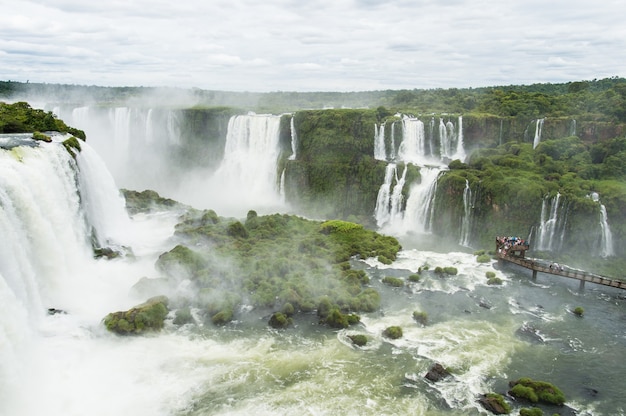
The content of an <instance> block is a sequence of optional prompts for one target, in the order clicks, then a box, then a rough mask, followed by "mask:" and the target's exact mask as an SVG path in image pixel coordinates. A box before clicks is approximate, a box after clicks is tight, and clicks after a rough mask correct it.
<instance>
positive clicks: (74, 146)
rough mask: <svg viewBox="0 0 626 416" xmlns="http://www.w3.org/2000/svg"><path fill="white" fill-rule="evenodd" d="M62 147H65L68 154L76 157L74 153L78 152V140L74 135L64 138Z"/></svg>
mask: <svg viewBox="0 0 626 416" xmlns="http://www.w3.org/2000/svg"><path fill="white" fill-rule="evenodd" d="M63 147H65V150H67V151H68V152H69V154H70V155H72V157H76V154H77V153H78V152H80V150H81V149H80V142H79V141H78V139H77V138H76V137H74V136H72V137H70V138H68V139H65V140H64V141H63Z"/></svg>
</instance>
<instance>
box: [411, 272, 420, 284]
mask: <svg viewBox="0 0 626 416" xmlns="http://www.w3.org/2000/svg"><path fill="white" fill-rule="evenodd" d="M421 278H422V276H420V275H419V274H417V273H415V274H411V275H409V278H408V279H409V282H413V283H417V282H419V281H420V279H421Z"/></svg>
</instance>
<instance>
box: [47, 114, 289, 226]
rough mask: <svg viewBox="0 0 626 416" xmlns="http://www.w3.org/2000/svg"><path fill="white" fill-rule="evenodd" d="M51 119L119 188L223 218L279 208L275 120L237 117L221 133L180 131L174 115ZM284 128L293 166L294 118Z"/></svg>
mask: <svg viewBox="0 0 626 416" xmlns="http://www.w3.org/2000/svg"><path fill="white" fill-rule="evenodd" d="M53 112H54V113H55V114H56V115H57V116H58V117H59V118H62V119H64V120H66V122H67V123H68V124H69V125H72V126H75V127H78V128H80V129H82V130H84V131H85V132H86V134H87V137H88V140H89V142H90V143H91V144H92V145H93V146H94V147H95V148H96V150H97V151H98V153H99V154H100V155H101V156H102V158H103V159H104V160H105V162H106V164H107V166H108V167H109V169H110V170H111V172H112V173H113V175H114V177H115V180H116V182H117V184H118V185H119V186H121V187H124V188H130V189H137V190H143V189H154V190H156V191H158V192H160V193H161V194H163V195H164V196H168V197H171V198H174V199H177V200H179V201H181V202H185V203H188V204H191V205H194V206H196V207H199V208H203V207H207V208H208V207H210V208H212V209H215V210H218V211H219V212H220V213H221V214H222V213H223V214H226V215H233V214H240V213H241V212H240V210H243V214H244V215H245V212H246V211H245V210H247V209H249V208H250V207H251V206H254V207H256V208H257V209H260V210H261V211H263V209H264V207H267V209H270V207H277V206H279V205H282V202H281V196H280V195H281V194H282V187H281V180H280V179H281V178H279V175H278V174H277V172H276V170H277V164H278V158H279V156H280V146H279V137H280V136H279V133H280V131H279V128H280V118H281V116H276V115H257V114H247V115H236V116H232V117H230V118H228V117H226V118H225V120H224V122H223V124H222V126H221V127H220V131H213V130H212V131H208V130H206V129H205V130H204V131H203V130H202V128H203V125H202V124H201V123H194V124H191V125H190V124H189V123H190V122H189V120H187V121H186V122H185V124H183V115H182V113H181V111H180V110H175V109H166V108H159V109H149V108H131V107H117V108H95V107H78V108H73V109H69V108H67V109H65V108H54V109H53ZM192 123H193V120H192ZM291 123H292V125H291V129H292V154H291V156H290V157H289V158H290V159H292V160H293V159H295V158H296V150H297V135H296V133H295V128H294V126H293V118H292V121H291ZM226 124H227V125H226Z"/></svg>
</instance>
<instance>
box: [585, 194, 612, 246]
mask: <svg viewBox="0 0 626 416" xmlns="http://www.w3.org/2000/svg"><path fill="white" fill-rule="evenodd" d="M589 197H591V199H593V200H594V201H595V202H597V203H598V204H599V205H600V242H599V247H598V254H599V255H600V256H601V257H609V256H614V255H615V251H614V249H613V233H612V232H611V228H610V227H609V221H608V215H607V213H606V207H605V206H604V204H603V203H602V202H600V195H598V193H596V192H593V193H592V194H591V195H589Z"/></svg>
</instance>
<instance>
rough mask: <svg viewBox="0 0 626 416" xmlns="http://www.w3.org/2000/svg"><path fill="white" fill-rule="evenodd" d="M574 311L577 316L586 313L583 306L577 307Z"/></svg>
mask: <svg viewBox="0 0 626 416" xmlns="http://www.w3.org/2000/svg"><path fill="white" fill-rule="evenodd" d="M572 312H574V315H577V316H583V315H584V314H585V310H584V309H583V307H582V306H577V307H575V308H574V310H573V311H572Z"/></svg>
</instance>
